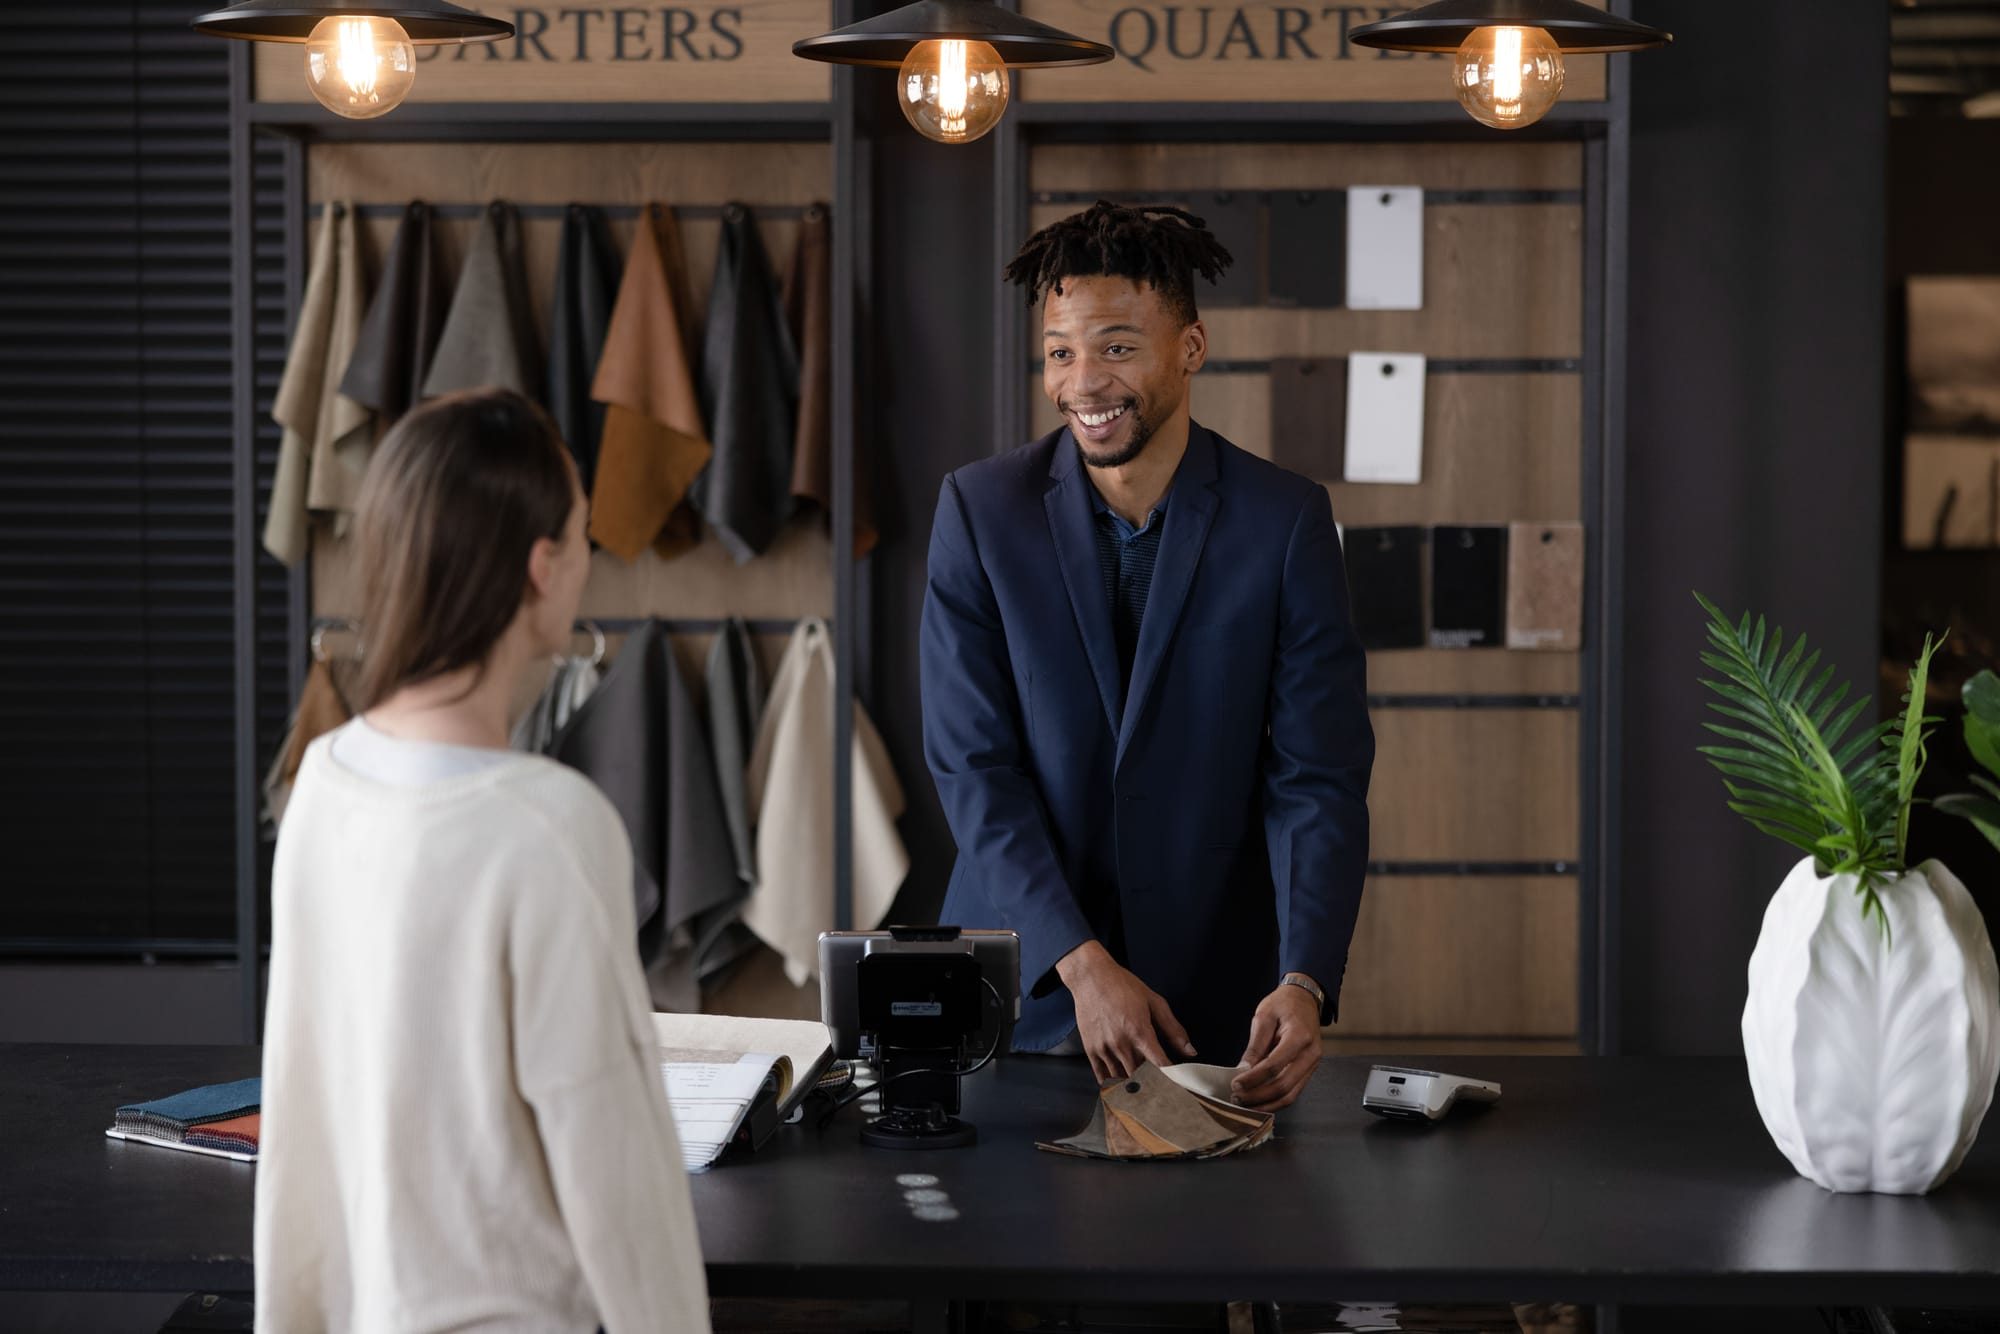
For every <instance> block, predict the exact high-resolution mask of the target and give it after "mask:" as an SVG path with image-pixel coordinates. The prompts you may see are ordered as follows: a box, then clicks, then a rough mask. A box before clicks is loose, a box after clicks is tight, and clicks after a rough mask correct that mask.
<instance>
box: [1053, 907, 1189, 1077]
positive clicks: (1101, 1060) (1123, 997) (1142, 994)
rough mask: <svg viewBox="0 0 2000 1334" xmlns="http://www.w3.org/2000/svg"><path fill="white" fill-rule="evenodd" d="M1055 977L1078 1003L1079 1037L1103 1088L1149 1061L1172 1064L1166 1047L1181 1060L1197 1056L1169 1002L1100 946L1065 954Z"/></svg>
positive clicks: (1093, 944) (1090, 944)
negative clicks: (1107, 1082) (1103, 1083)
mask: <svg viewBox="0 0 2000 1334" xmlns="http://www.w3.org/2000/svg"><path fill="white" fill-rule="evenodd" d="M1056 974H1057V976H1059V977H1061V978H1062V981H1063V985H1064V986H1066V987H1068V988H1069V993H1070V996H1071V997H1072V998H1073V999H1074V1000H1075V1001H1076V1031H1077V1036H1078V1037H1079V1038H1081V1039H1082V1041H1083V1051H1084V1055H1086V1056H1088V1057H1089V1058H1090V1070H1091V1073H1092V1074H1094V1075H1096V1076H1097V1078H1098V1080H1099V1082H1102V1081H1104V1080H1107V1079H1124V1078H1126V1077H1128V1076H1129V1075H1131V1074H1132V1073H1133V1072H1134V1071H1136V1070H1138V1068H1139V1067H1140V1066H1141V1065H1144V1064H1145V1063H1146V1062H1147V1061H1151V1062H1152V1063H1153V1064H1154V1065H1159V1066H1164V1065H1169V1064H1171V1061H1170V1060H1169V1059H1168V1057H1167V1054H1166V1051H1165V1049H1164V1047H1163V1046H1162V1042H1163V1041H1164V1044H1165V1046H1166V1047H1171V1048H1173V1049H1174V1051H1175V1052H1177V1053H1179V1054H1180V1056H1182V1057H1189V1056H1193V1055H1194V1054H1195V1050H1194V1044H1193V1043H1192V1042H1189V1041H1188V1035H1187V1030H1186V1029H1184V1028H1182V1027H1181V1024H1180V1020H1178V1019H1176V1018H1174V1012H1173V1010H1172V1009H1171V1008H1170V1007H1169V1006H1168V1005H1167V1002H1166V1001H1165V1000H1164V999H1163V998H1162V997H1161V996H1160V995H1159V993H1157V992H1155V991H1154V990H1153V989H1152V988H1150V987H1148V986H1147V985H1146V984H1145V983H1144V982H1141V981H1140V980H1139V979H1138V977H1137V976H1135V975H1134V974H1133V973H1131V972H1130V971H1128V970H1127V969H1125V968H1124V967H1122V966H1120V964H1119V963H1118V961H1117V960H1116V959H1114V958H1112V957H1111V952H1110V951H1109V950H1107V949H1105V948H1104V946H1103V945H1101V944H1099V943H1098V942H1097V941H1094V940H1089V941H1085V942H1084V943H1083V944H1081V945H1079V946H1077V947H1076V948H1075V949H1073V950H1071V951H1070V952H1069V953H1068V954H1065V955H1064V956H1063V957H1062V958H1061V959H1060V960H1059V961H1058V962H1057V963H1056Z"/></svg>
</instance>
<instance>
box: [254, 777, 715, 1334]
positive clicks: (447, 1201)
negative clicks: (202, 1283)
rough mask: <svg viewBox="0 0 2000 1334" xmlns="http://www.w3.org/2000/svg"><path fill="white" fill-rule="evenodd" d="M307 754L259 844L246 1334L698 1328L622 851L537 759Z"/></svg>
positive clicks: (689, 1217)
mask: <svg viewBox="0 0 2000 1334" xmlns="http://www.w3.org/2000/svg"><path fill="white" fill-rule="evenodd" d="M330 740H331V738H322V739H321V740H319V741H317V742H315V743H314V744H313V746H312V748H311V749H310V750H309V751H308V752H307V755H306V758H305V762H304V764H303V766H302V767H301V769H300V772H299V777H298V783H297V786H296V789H295V791H294V795H293V797H292V802H291V805H290V807H289V808H288V809H287V811H286V813H285V821H284V826H283V832H282V834H281V836H280V837H279V840H278V850H277V865H276V871H275V874H274V877H273V885H272V922H271V930H272V955H271V981H270V996H269V1001H268V1004H267V1010H266V1018H265V1046H264V1103H263V1135H262V1144H261V1147H260V1152H259V1163H258V1168H257V1214H256V1264H257V1328H258V1329H259V1330H273V1331H284V1332H285V1334H296V1332H298V1331H317V1330H343V1331H344V1330H354V1331H365V1332H366V1334H403V1332H407V1334H419V1332H422V1331H445V1330H451V1331H475V1330H477V1331H502V1330H505V1331H537V1332H539V1331H571V1330H573V1331H577V1332H578V1334H590V1331H593V1330H595V1329H596V1328H597V1327H598V1326H599V1325H600V1324H602V1325H603V1326H604V1327H605V1328H606V1329H608V1330H609V1331H610V1332H611V1334H631V1332H633V1331H676V1332H678V1331H684V1330H685V1331H706V1330H707V1329H708V1300H707V1288H706V1284H705V1282H704V1278H703V1273H702V1264H701V1248H700V1240H699V1238H698V1237H697V1235H696V1232H695V1223H694V1214H693V1210H692V1207H691V1206H690V1203H689V1198H688V1185H687V1177H686V1175H685V1173H684V1172H683V1170H682V1168H681V1163H680V1151H679V1147H678V1144H677V1141H676V1139H675V1135H674V1123H673V1117H672V1114H671V1113H670V1112H669V1111H668V1109H667V1103H666V1096H665V1091H664V1089H663V1087H662V1085H661V1080H660V1074H659V1062H658V1056H657V1054H656V1052H655V1048H654V1038H653V1031H652V1019H651V1013H650V1006H649V1004H648V1002H647V998H646V987H645V981H644V979H643V977H642V975H641V973H640V969H639V962H638V957H637V954H636V951H635V949H634V946H633V921H632V888H631V884H632V869H631V868H632V862H631V855H632V854H631V846H630V844H629V842H628V841H627V838H626V834H625V829H624V826H623V824H622V823H621V822H620V820H619V818H618V815H617V812H615V811H614V810H613V809H612V808H611V805H610V803H609V802H607V801H606V800H605V799H604V797H603V796H602V794H600V793H599V792H598V791H597V789H596V788H595V787H593V786H592V785H591V783H590V782H589V780H587V779H585V778H584V777H582V776H581V775H580V774H577V773H575V772H573V771H571V770H569V769H566V768H564V767H562V766H561V765H558V764H556V763H554V762H553V761H550V760H546V759H542V758H540V757H539V756H520V757H517V758H514V759H510V760H508V761H506V762H504V763H501V764H498V765H495V766H493V767H491V768H488V769H484V770H481V771H479V772H476V773H470V774H466V775H463V776H461V777H456V778H448V779H444V780H441V781H438V782H434V783H429V784H426V785H424V786H422V787H419V788H414V789H412V788H397V787H392V786H389V785H387V784H385V783H381V782H377V781H375V780H373V779H370V778H366V777H363V776H362V775H360V774H358V773H355V772H353V771H351V770H349V769H346V768H344V767H342V766H341V765H340V764H339V763H338V762H337V761H336V760H335V759H334V758H333V756H332V755H331V753H330Z"/></svg>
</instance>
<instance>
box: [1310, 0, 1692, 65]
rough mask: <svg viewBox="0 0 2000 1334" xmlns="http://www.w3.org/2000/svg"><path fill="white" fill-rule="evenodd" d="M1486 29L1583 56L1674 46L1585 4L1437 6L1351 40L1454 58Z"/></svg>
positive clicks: (1544, 0)
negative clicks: (1522, 32) (1534, 34)
mask: <svg viewBox="0 0 2000 1334" xmlns="http://www.w3.org/2000/svg"><path fill="white" fill-rule="evenodd" d="M1481 28H1540V29H1541V30H1542V31H1544V32H1546V33H1548V35H1549V39H1550V40H1551V41H1553V42H1554V43H1555V44H1556V46H1557V47H1559V48H1560V49H1562V50H1563V51H1567V52H1575V53H1578V54H1583V53H1587V52H1602V51H1644V50H1647V49H1649V48H1652V47H1657V46H1665V45H1667V43H1669V42H1671V41H1673V40H1674V35H1673V34H1672V33H1670V32H1662V31H1660V30H1659V29H1658V28H1649V27H1647V26H1646V25H1645V24H1643V23H1634V22H1633V21H1632V20H1631V19H1626V18H1620V17H1618V16H1617V15H1616V14H1610V13H1607V12H1605V11H1604V10H1602V9H1595V8H1592V7H1591V6H1589V5H1586V4H1584V3H1583V2H1582V0H1437V3H1435V4H1429V5H1425V6H1424V7H1423V8H1422V9H1412V10H1410V11H1409V12H1408V13H1406V14H1398V15H1396V17H1394V18H1391V19H1383V20H1382V21H1381V22H1379V23H1368V24H1363V25H1362V26H1361V27H1358V28H1354V29H1351V30H1350V31H1349V32H1348V34H1347V40H1348V41H1350V42H1352V43H1354V45H1356V46H1372V47H1378V48H1380V49H1382V50H1386V51H1447V52H1449V51H1456V50H1458V48H1459V47H1460V46H1462V45H1463V44H1464V42H1465V39H1466V38H1468V37H1470V36H1471V35H1472V34H1473V33H1475V32H1477V31H1478V30H1479V29H1481Z"/></svg>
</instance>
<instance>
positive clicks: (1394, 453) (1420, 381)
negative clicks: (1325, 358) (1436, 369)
mask: <svg viewBox="0 0 2000 1334" xmlns="http://www.w3.org/2000/svg"><path fill="white" fill-rule="evenodd" d="M1343 475H1344V476H1345V477H1346V479H1347V480H1348V481H1350V482H1405V483H1415V482H1421V481H1423V480H1424V358H1423V357H1422V356H1421V355H1417V354H1409V353H1400V352H1353V353H1349V354H1348V358H1347V462H1346V471H1345V473H1344V474H1343Z"/></svg>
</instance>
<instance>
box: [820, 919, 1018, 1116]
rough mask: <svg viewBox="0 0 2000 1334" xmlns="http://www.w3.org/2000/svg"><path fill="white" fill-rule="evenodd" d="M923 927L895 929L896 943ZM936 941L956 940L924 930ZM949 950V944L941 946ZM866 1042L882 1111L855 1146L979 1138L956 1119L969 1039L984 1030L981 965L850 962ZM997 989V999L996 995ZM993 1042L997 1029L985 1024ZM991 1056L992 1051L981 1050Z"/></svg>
mask: <svg viewBox="0 0 2000 1334" xmlns="http://www.w3.org/2000/svg"><path fill="white" fill-rule="evenodd" d="M925 930H926V929H925V928H901V927H899V928H895V931H896V937H895V938H896V940H897V941H898V942H899V943H900V942H902V941H903V940H904V939H905V936H904V933H905V932H908V933H909V939H910V941H911V942H912V943H915V942H917V941H919V940H922V939H924V932H925ZM929 930H930V931H933V932H936V933H937V936H938V940H937V943H939V944H943V943H945V942H946V941H949V940H954V939H956V938H957V936H958V932H957V931H956V929H954V928H951V927H939V928H929ZM947 948H948V947H947ZM855 973H856V976H855V984H856V989H857V991H858V1000H859V1002H860V1020H861V1023H860V1028H861V1032H862V1035H863V1041H864V1045H865V1046H868V1047H872V1048H873V1055H874V1064H875V1069H876V1071H877V1072H878V1073H879V1074H880V1076H881V1078H880V1079H879V1080H878V1081H877V1083H876V1085H875V1087H876V1089H877V1090H879V1096H880V1099H881V1107H882V1113H881V1115H880V1116H877V1117H876V1118H875V1119H874V1120H872V1121H870V1122H868V1123H867V1124H866V1125H864V1126H863V1127H862V1128H861V1142H862V1143H864V1144H872V1145H874V1146H876V1147H877V1148H883V1149H954V1148H959V1147H961V1146H964V1145H967V1144H971V1143H972V1142H973V1141H974V1140H975V1139H976V1138H977V1134H976V1132H975V1131H974V1129H973V1127H972V1126H971V1125H970V1124H968V1123H967V1122H964V1121H961V1120H959V1118H958V1111H959V1078H960V1076H962V1075H966V1074H970V1073H971V1072H972V1070H974V1069H977V1068H978V1066H979V1065H983V1064H984V1063H985V1059H981V1060H979V1061H978V1062H977V1064H969V1060H970V1058H971V1057H972V1055H973V1054H974V1052H975V1051H978V1050H979V1049H978V1048H977V1046H976V1044H975V1039H976V1038H978V1037H979V1036H980V1035H981V1033H982V1032H983V1031H986V1030H988V1029H989V1025H988V1023H987V1018H986V1009H987V1007H986V993H987V992H988V991H989V990H992V988H991V986H990V985H989V983H988V982H987V980H986V977H985V974H984V972H983V970H982V969H981V968H980V965H979V960H978V959H976V958H975V957H973V955H972V953H971V951H970V949H969V948H968V949H966V950H964V951H963V952H957V951H954V952H941V953H928V952H925V953H901V952H896V951H881V952H877V953H872V954H868V955H866V956H864V957H863V958H862V959H860V960H859V961H858V962H857V963H856V964H855ZM997 994H998V993H997V992H995V995H996V996H997ZM990 1027H991V1029H992V1031H993V1033H994V1035H995V1043H996V1045H997V1040H998V1036H999V1034H1000V1032H1001V1031H1003V1030H1002V1026H1001V1025H999V1024H998V1022H997V1021H996V1022H995V1023H994V1024H993V1025H991V1026H990ZM980 1054H981V1056H982V1058H990V1057H991V1055H992V1051H991V1049H990V1048H989V1049H987V1050H985V1051H983V1052H981V1053H980Z"/></svg>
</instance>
